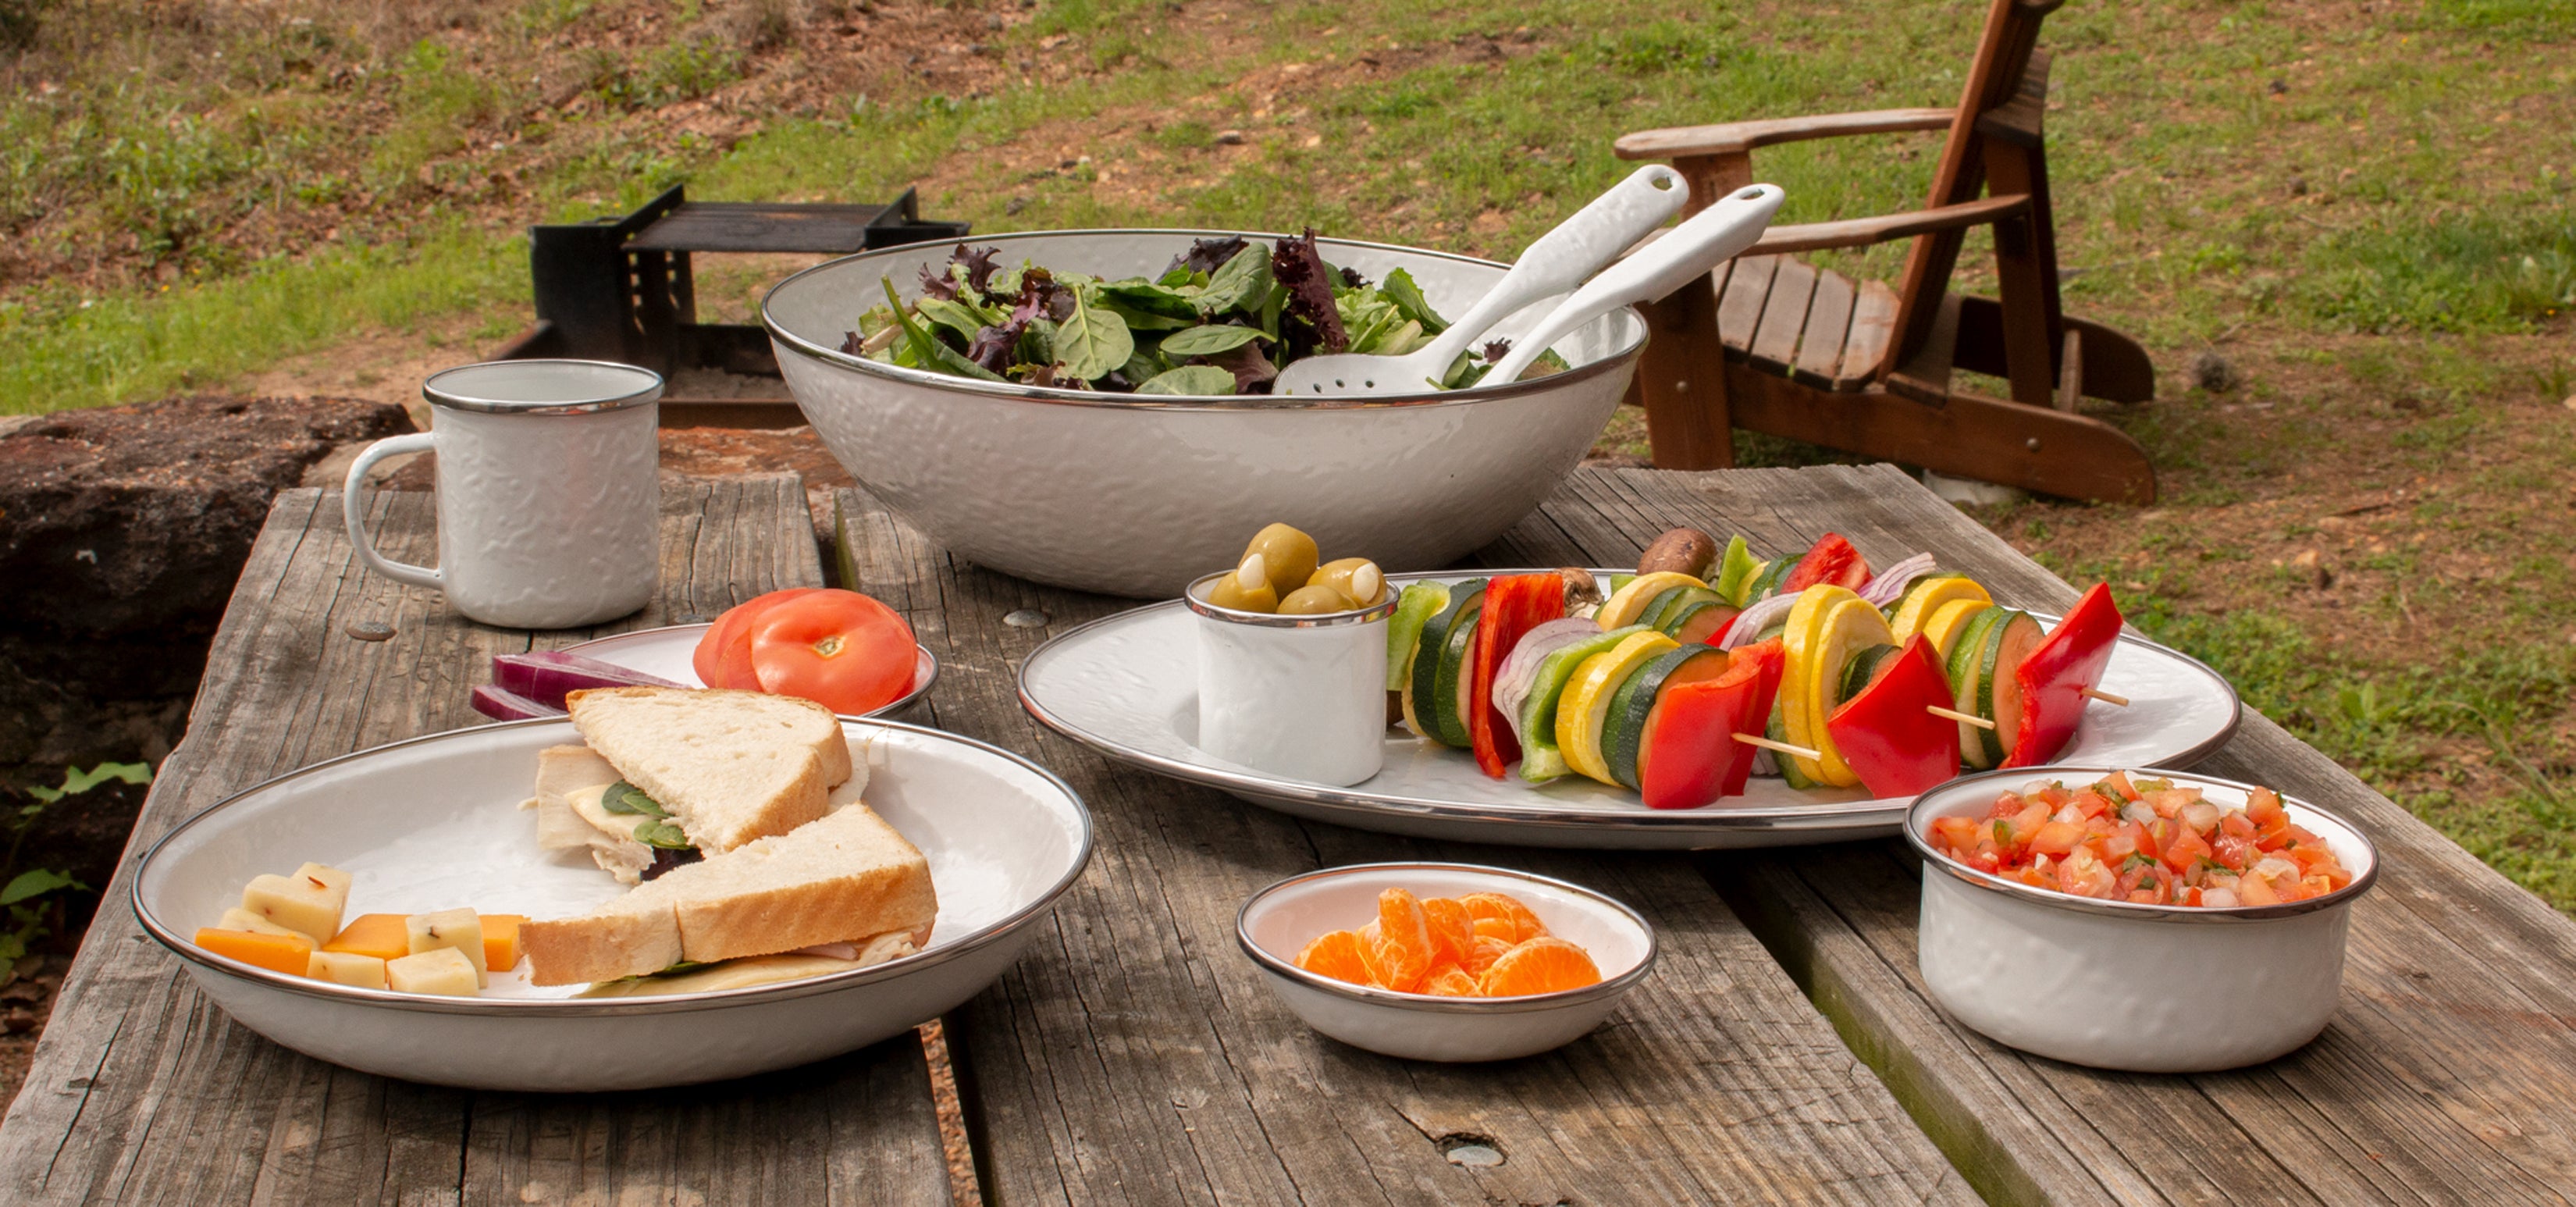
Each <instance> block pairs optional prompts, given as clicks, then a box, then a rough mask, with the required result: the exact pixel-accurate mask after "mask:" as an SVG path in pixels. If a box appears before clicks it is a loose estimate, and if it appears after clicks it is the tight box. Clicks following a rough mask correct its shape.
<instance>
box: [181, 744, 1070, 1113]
mask: <svg viewBox="0 0 2576 1207" xmlns="http://www.w3.org/2000/svg"><path fill="white" fill-rule="evenodd" d="M841 724H842V728H843V729H844V730H845V731H846V732H847V733H848V734H849V735H850V736H851V738H852V739H853V741H854V742H865V743H866V750H865V753H866V755H867V761H868V765H869V768H870V773H869V779H868V786H867V790H866V794H865V798H864V799H865V800H866V802H867V804H868V806H869V807H870V808H873V809H875V810H876V811H877V812H878V813H879V814H880V815H882V816H883V817H884V818H885V819H886V821H888V822H889V823H891V824H892V825H893V826H894V827H895V828H896V829H897V830H899V831H901V832H902V833H903V835H904V836H905V837H906V838H909V839H911V840H912V842H913V844H914V845H915V846H918V847H920V848H921V850H922V853H923V854H924V855H926V856H928V858H929V860H930V874H931V883H932V885H933V887H934V888H935V889H936V890H937V892H938V894H939V916H938V919H937V921H936V922H935V923H934V925H933V928H932V932H931V938H930V944H929V946H928V947H927V948H925V949H924V950H923V951H921V952H920V953H918V954H916V955H912V956H907V957H905V958H903V959H900V960H894V961H891V962H888V963H885V964H879V965H876V966H874V967H870V968H864V969H858V970H855V971H851V972H846V973H836V974H834V975H831V976H824V977H816V978H813V979H811V980H804V981H791V982H788V983H785V984H780V985H764V986H758V987H754V988H750V989H737V990H728V991H723V992H715V993H695V994H676V995H663V996H651V997H629V998H615V999H607V1000H595V999H594V1000H573V999H571V998H570V996H569V995H570V994H571V993H573V992H574V991H575V990H576V989H577V988H579V987H578V986H560V987H553V988H538V987H535V986H532V985H529V984H528V983H527V976H526V972H525V965H524V964H522V965H521V968H520V970H519V971H515V972H511V973H507V974H496V975H495V976H494V977H493V978H492V986H491V988H490V989H489V990H487V991H486V992H485V995H484V996H482V997H476V998H453V997H432V996H426V995H420V994H407V993H394V992H390V991H384V990H370V989H358V988H353V987H350V986H343V985H334V984H326V983H323V982H320V981H314V980H309V979H306V978H304V977H296V976H285V975H281V974H279V973H275V972H270V971H268V970H265V969H260V968H254V967H251V966H250V965H247V964H243V963H241V962H239V961H235V960H231V959H226V958H224V957H221V956H217V955H214V954H212V953H210V952H208V951H206V950H204V949H203V948H200V947H198V946H197V945H196V944H195V943H193V942H191V941H190V940H191V938H192V937H193V936H194V935H195V934H196V931H197V928H199V927H201V926H212V925H214V924H215V921H216V919H217V917H218V916H219V915H220V914H221V913H222V912H223V910H224V908H225V907H226V906H228V905H232V904H236V903H237V902H238V901H239V899H240V895H241V890H242V885H243V884H245V883H247V882H248V881H249V880H250V879H251V877H253V876H256V875H258V874H260V873H262V872H291V871H293V870H294V868H295V866H296V865H297V864H299V863H302V862H304V861H306V860H313V861H315V862H319V863H326V864H330V865H332V866H335V867H339V868H343V869H345V870H347V871H349V872H350V873H352V874H353V875H354V876H355V878H356V883H355V884H354V886H353V887H352V888H351V890H350V894H349V910H350V913H351V916H355V915H357V914H361V913H419V912H424V911H428V910H435V909H447V908H453V907H457V906H470V907H472V908H474V909H476V910H478V911H481V912H484V913H515V914H525V915H528V916H530V917H539V918H544V917H558V916H562V915H565V914H571V913H577V912H580V911H583V910H586V909H589V908H590V907H592V906H593V905H596V904H598V903H599V902H602V901H605V900H607V899H609V898H611V897H614V896H616V895H618V894H619V893H621V892H623V891H625V890H624V889H623V887H622V886H620V885H619V884H618V883H617V882H616V881H615V880H613V879H611V878H610V877H609V875H608V874H607V873H606V872H603V871H600V870H599V869H598V868H597V867H596V866H594V865H593V864H592V863H591V861H590V859H589V858H588V856H587V855H585V854H583V853H580V852H572V853H566V854H555V853H549V852H546V851H542V850H539V849H538V847H537V844H536V820H535V818H536V814H535V813H534V812H533V811H524V810H521V809H520V808H519V802H520V801H522V800H524V799H525V798H526V797H527V796H528V795H529V791H530V785H531V783H532V781H533V780H534V778H535V774H536V765H537V752H538V751H540V750H542V749H544V748H545V747H548V746H553V745H558V744H565V743H572V742H577V741H579V740H580V737H579V735H578V734H577V733H576V732H575V731H574V729H573V727H572V725H571V723H570V722H567V721H543V720H540V721H512V722H505V723H502V724H496V725H485V726H480V727H477V728H474V729H463V730H457V731H455V732H452V733H442V734H435V735H432V736H429V737H424V738H415V739H412V740H411V741H407V742H397V743H394V744H393V745H390V746H380V747H377V748H375V749H373V750H365V751H360V752H358V753H356V754H352V755H348V756H345V757H342V758H337V759H333V760H331V761H329V762H324V763H317V764H315V765H313V766H311V767H307V768H305V769H303V770H301V771H296V772H293V773H291V774H288V775H285V776H281V777H279V778H277V779H274V780H270V781H269V782H267V783H265V784H261V785H259V786H258V787H255V788H252V789H250V790H249V791H247V792H244V793H242V794H240V795H238V796H235V797H233V798H231V799H229V800H226V801H224V802H223V803H221V804H218V805H216V806H214V807H213V808H211V809H208V810H206V811H205V812H203V813H200V814H198V815H197V816H195V817H193V818H190V819H189V820H187V821H186V822H184V823H181V825H180V826H179V828H178V829H176V830H173V831H171V832H170V834H169V835H168V836H166V837H164V838H163V839H162V840H161V841H160V842H159V843H158V844H155V845H154V847H153V848H152V850H151V852H150V853H149V854H147V855H145V856H144V859H143V865H142V868H141V870H140V871H139V872H138V873H137V875H136V876H135V881H134V908H135V913H136V914H137V916H138V917H140V918H141V920H142V922H143V927H144V929H145V930H146V931H147V932H149V933H150V934H151V935H152V936H153V937H154V938H156V939H158V940H160V941H161V943H162V944H163V945H164V946H167V947H169V948H170V950H172V951H173V952H175V953H177V954H178V956H179V957H180V959H181V960H182V961H183V966H184V967H185V968H186V969H187V971H188V973H189V975H190V976H191V977H193V978H194V979H195V980H196V982H197V985H198V987H199V988H200V989H203V990H204V991H205V993H206V995H207V996H208V997H211V998H213V999H214V1001H215V1004H216V1005H218V1006H220V1007H222V1008H223V1010H224V1012H225V1013H227V1014H230V1015H232V1016H233V1018H234V1019H235V1020H237V1021H239V1022H240V1023H241V1024H242V1025H244V1026H246V1027H249V1028H250V1029H251V1030H254V1031H257V1032H259V1033H260V1034H262V1035H265V1036H267V1037H269V1038H270V1039H273V1040H276V1041H277V1042H278V1043H281V1044H284V1045H286V1046H287V1047H290V1048H293V1049H295V1050H297V1051H299V1052H303V1053H305V1054H306V1055H309V1056H313V1057H316V1058H318V1059H321V1060H327V1061H331V1062H332V1063H335V1064H342V1065H347V1066H349V1067H350V1068H354V1069H359V1070H363V1071H365V1072H369V1073H380V1074H383V1075H385V1076H388V1077H400V1078H404V1079H407V1080H411V1081H425V1082H431V1083H435V1084H440V1085H457V1086H468V1087H473V1088H477V1089H500V1090H555V1091H595V1090H624V1089H639V1088H643V1087H648V1086H664V1085H682V1084H687V1083H690V1082H699V1081H712V1080H717V1079H720V1078H727V1077H740V1076H745V1075H748V1074H751V1073H758V1072H764V1071H767V1070H770V1069H779V1068H786V1067H788V1066H791V1065H798V1064H804V1063H806V1062H808V1061H814V1060H820V1059H823V1058H825V1057H828V1056H834V1055H838V1054H840V1053H842V1052H847V1051H850V1050H852V1049H855V1048H859V1047H863V1046H865V1045H868V1044H872V1043H875V1042H877V1041H878V1040H881V1039H885V1038H887V1037H889V1036H892V1035H896V1034H899V1033H901V1032H903V1031H906V1030H908V1029H910V1028H912V1027H914V1026H917V1025H919V1024H920V1023H922V1022H924V1021H926V1020H929V1019H931V1018H935V1017H937V1016H938V1015H940V1014H942V1013H944V1012H946V1011H948V1010H949V1009H951V1008H953V1007H955V1006H957V1005H958V1004H959V1003H961V1002H964V1001H965V1000H966V999H968V998H970V997H973V996H974V995H975V994H976V993H978V992H981V991H982V990H983V989H984V987H985V986H987V985H990V984H992V983H993V981H994V980H995V979H997V978H999V977H1000V976H1001V975H1002V972H1003V970H1004V969H1006V968H1008V967H1009V966H1010V963H1011V961H1012V960H1013V959H1014V958H1015V957H1017V956H1018V954H1019V951H1020V948H1021V947H1022V945H1024V944H1025V943H1026V942H1027V941H1028V938H1029V936H1030V934H1031V930H1030V926H1031V924H1032V923H1034V922H1036V921H1037V920H1038V919H1039V918H1040V917H1042V916H1044V915H1045V913H1046V911H1047V908H1048V907H1049V906H1050V905H1052V904H1053V903H1054V901H1055V899H1056V898H1057V896H1059V895H1061V894H1062V893H1063V892H1064V890H1065V889H1066V888H1067V887H1069V886H1071V885H1072V883H1073V880H1074V877H1076V876H1078V875H1080V874H1081V872H1082V867H1083V864H1084V863H1085V862H1086V861H1087V860H1088V859H1089V858H1090V854H1091V816H1090V814H1089V813H1088V812H1087V811H1086V810H1085V809H1084V808H1083V805H1082V801H1081V800H1080V799H1079V798H1078V797H1076V796H1075V795H1074V793H1073V790H1072V789H1070V788H1068V787H1066V786H1065V784H1064V782H1063V781H1061V780H1059V779H1057V778H1056V777H1055V776H1053V775H1052V774H1049V773H1048V772H1047V771H1045V770H1044V769H1043V768H1040V767H1038V766H1037V765H1035V764H1033V763H1031V762H1029V761H1028V760H1026V759H1023V758H1020V757H1019V756H1017V755H1014V754H1011V753H1009V752H1008V751H1004V750H1000V749H998V748H995V747H992V746H987V745H985V744H983V743H981V742H976V741H973V740H970V739H967V738H961V737H958V736H956V735H954V734H948V733H942V732H939V731H937V730H931V729H923V728H920V727H917V726H912V725H903V724H897V723H893V722H882V721H860V720H853V719H849V718H843V719H842V722H841Z"/></svg>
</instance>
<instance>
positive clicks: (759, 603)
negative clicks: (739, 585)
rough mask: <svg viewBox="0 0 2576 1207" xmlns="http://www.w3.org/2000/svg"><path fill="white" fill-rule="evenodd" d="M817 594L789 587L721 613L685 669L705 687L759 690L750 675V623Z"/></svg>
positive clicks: (709, 627)
mask: <svg viewBox="0 0 2576 1207" xmlns="http://www.w3.org/2000/svg"><path fill="white" fill-rule="evenodd" d="M821 590H822V588H821V587H789V588H787V589H786V590H784V591H772V592H769V593H768V594H766V595H755V596H753V597H751V598H750V599H748V600H745V601H743V602H741V603H738V604H735V605H734V606H732V607H730V608H727V609H725V612H724V615H722V616H718V617H716V622H715V623H714V624H711V625H708V626H707V635H706V636H704V637H701V638H699V639H698V648H697V650H696V652H694V653H692V654H690V655H689V665H690V667H691V668H692V669H694V670H696V671H697V672H698V682H700V683H703V684H705V685H707V686H708V687H730V688H735V689H738V690H741V691H758V690H760V681H759V680H758V679H757V678H755V677H754V676H753V675H752V672H751V623H752V622H753V621H755V620H758V619H760V618H761V617H763V616H766V615H768V614H769V610H770V609H771V608H775V607H777V606H778V605H780V604H783V603H785V602H787V601H788V600H791V599H795V598H797V597H799V596H804V595H812V594H814V593H816V592H818V591H821Z"/></svg>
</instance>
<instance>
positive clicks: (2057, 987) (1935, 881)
mask: <svg viewBox="0 0 2576 1207" xmlns="http://www.w3.org/2000/svg"><path fill="white" fill-rule="evenodd" d="M2114 770H2117V769H2116V768H2110V767H2065V766H2060V767H2022V768H2016V769H2013V770H2008V771H1990V772H1987V773H1985V774H1983V775H1972V776H1967V777H1964V778H1961V779H1955V780H1952V781H1950V782H1949V783H1947V784H1944V785H1942V786H1940V787H1938V788H1935V789H1933V790H1932V791H1930V792H1926V793H1924V794H1923V795H1922V796H1921V797H1918V798H1916V800H1915V802H1914V808H1913V811H1912V813H1911V814H1910V815H1909V816H1908V817H1907V819H1906V825H1905V837H1906V840H1907V841H1908V842H1910V843H1912V844H1913V846H1914V849H1915V851H1916V852H1917V853H1919V854H1921V855H1922V856H1923V909H1922V916H1921V921H1920V924H1919V926H1920V929H1919V934H1918V936H1917V944H1916V950H1917V955H1918V958H1919V960H1920V962H1921V966H1922V969H1923V984H1924V987H1925V988H1926V989H1928V990H1930V991H1931V994H1932V1000H1933V1001H1935V1002H1938V1003H1940V1006H1941V1009H1942V1010H1944V1011H1946V1012H1948V1013H1949V1015H1950V1016H1951V1017H1952V1018H1955V1019H1957V1020H1959V1021H1960V1022H1962V1023H1965V1024H1967V1026H1968V1027H1969V1028H1971V1029H1972V1030H1975V1031H1977V1032H1979V1033H1981V1034H1983V1035H1985V1036H1986V1037H1987V1038H1989V1039H1992V1040H1994V1041H1995V1042H1997V1043H2000V1044H2003V1045H2005V1046H2007V1047H2013V1048H2019V1049H2021V1050H2022V1051H2025V1052H2035V1053H2037V1054H2039V1055H2041V1056H2046V1057H2050V1058H2053V1059H2056V1060H2063V1061H2067V1062H2069V1063H2072V1064H2080V1065H2091V1066H2093V1067H2095V1068H2102V1069H2120V1070H2125V1071H2128V1072H2134V1073H2199V1072H2209V1071H2214V1070H2218V1069H2234V1068H2241V1067H2243V1066H2245V1065H2250V1064H2260V1063H2262V1062H2264V1061H2267V1060H2270V1059H2272V1058H2274V1057H2276V1056H2281V1055H2284V1054H2286V1053H2289V1052H2291V1051H2294V1050H2296V1049H2297V1048H2299V1047H2300V1046H2301V1045H2304V1044H2306V1043H2307V1042H2308V1041H2309V1040H2311V1039H2315V1038H2316V1037H2317V1033H2318V1032H2320V1031H2323V1030H2325V1026H2326V1021H2327V1020H2328V1019H2329V1018H2331V1017H2332V1016H2333V1015H2334V1010H2335V1002H2336V999H2337V998H2338V997H2339V996H2340V995H2341V990H2342V986H2343V951H2344V935H2345V931H2346V930H2347V928H2348V927H2349V926H2350V924H2351V921H2352V903H2353V901H2354V900H2356V899H2358V898H2359V897H2360V896H2361V895H2362V894H2363V893H2366V892H2368V891H2370V886H2371V883H2372V882H2373V881H2375V880H2377V879H2378V878H2379V854H2378V852H2377V850H2376V849H2374V848H2373V847H2372V846H2371V842H2370V839H2369V838H2368V837H2366V836H2364V835H2363V834H2362V832H2361V831H2360V829H2359V828H2357V827H2355V826H2353V825H2352V824H2351V823H2350V822H2347V821H2344V820H2343V819H2342V818H2339V817H2336V816H2334V815H2333V814H2330V813H2327V812H2325V811H2324V810H2321V809H2319V808H2317V807H2316V806H2314V805H2311V804H2308V803H2307V802H2305V801H2301V800H2296V799H2293V798H2290V797H2286V796H2285V797H2283V798H2281V803H2282V806H2283V807H2284V808H2286V809H2288V810H2289V814H2290V820H2291V821H2293V822H2296V823H2298V824H2299V825H2301V826H2303V827H2305V828H2306V829H2307V830H2308V831H2309V832H2310V833H2313V834H2315V835H2316V836H2317V837H2318V838H2320V839H2323V840H2324V841H2325V843H2326V845H2327V846H2329V847H2331V848H2333V850H2334V853H2335V858H2336V860H2337V861H2339V862H2341V863H2342V864H2343V866H2344V867H2345V868H2346V869H2348V870H2349V871H2351V872H2352V883H2350V884H2348V885H2345V886H2344V887H2342V888H2340V889H2337V890H2335V891H2334V892H2331V893H2328V894H2326V895H2325V896H2322V897H2316V898H2312V899H2310V900H2306V901H2297V902H2292V903H2290V904H2287V905H2269V906H2235V907H2230V908H2197V909H2195V908H2190V907H2183V906H2160V905H2138V904H2135V903H2132V902H2127V901H2100V900H2095V899H2093V898H2090V897H2078V896H2074V895H2072V894H2069V893H2060V892H2052V891H2050V890H2048V889H2041V888H2033V887H2031V886H2029V885H2026V884H2023V883H2021V882H2019V881H2015V880H2006V879H2004V878H2003V877H2000V876H1992V875H1988V874H1986V873H1984V872H1980V871H1977V870H1975V869H1973V868H1970V867H1967V866H1966V865H1964V864H1960V863H1958V862H1956V861H1954V860H1951V859H1950V858H1948V857H1947V856H1944V855H1942V854H1940V853H1939V852H1937V851H1935V850H1933V848H1932V843H1931V839H1930V837H1929V836H1930V833H1931V829H1932V823H1933V822H1934V821H1937V820H1939V819H1941V818H1944V817H1983V816H1985V815H1986V812H1987V810H1989V809H1991V808H1992V807H1993V806H1994V803H1995V799H1996V797H1998V796H2000V795H2001V794H2003V793H2005V792H2019V791H2022V790H2023V789H2024V788H2026V787H2027V786H2029V785H2032V784H2040V783H2048V782H2051V781H2056V782H2062V783H2064V784H2066V785H2067V786H2068V787H2079V786H2082V785H2085V784H2090V783H2094V782H2097V781H2099V780H2101V779H2102V778H2104V777H2105V776H2108V775H2110V774H2111V772H2112V771H2114ZM2128 774H2129V775H2130V776H2131V777H2132V778H2154V779H2165V780H2171V781H2173V784H2174V786H2175V787H2177V788H2198V789H2200V790H2201V792H2202V793H2203V795H2204V796H2205V797H2206V798H2207V799H2208V800H2209V801H2210V802H2211V803H2213V804H2216V805H2218V806H2220V807H2222V808H2242V807H2243V806H2244V804H2245V797H2246V794H2247V793H2249V792H2251V791H2253V788H2254V786H2253V785H2251V784H2242V783H2238V782H2236V781H2234V780H2222V779H2212V778H2210V777H2208V776H2201V775H2190V774H2185V773H2182V772H2174V771H2153V770H2149V771H2141V770H2136V769H2130V770H2129V772H2128Z"/></svg>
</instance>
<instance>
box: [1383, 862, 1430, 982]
mask: <svg viewBox="0 0 2576 1207" xmlns="http://www.w3.org/2000/svg"><path fill="white" fill-rule="evenodd" d="M1377 925H1378V936H1377V966H1378V970H1379V971H1381V972H1384V973H1385V974H1386V987H1387V988H1389V989H1394V990H1398V991H1400V992H1405V993H1410V992H1412V991H1413V989H1414V988H1415V987H1416V986H1418V985H1420V984H1421V983H1422V978H1423V975H1424V974H1426V973H1428V972H1430V971H1431V964H1432V956H1433V952H1432V948H1431V927H1430V924H1429V923H1428V922H1427V921H1425V920H1424V918H1423V916H1422V902H1421V901H1420V900H1419V899H1417V898H1415V897H1414V895H1413V894H1412V893H1410V892H1407V891H1406V890H1404V889H1400V888H1391V889H1388V890H1386V891H1385V892H1382V893H1379V894H1378V895H1377Z"/></svg>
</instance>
